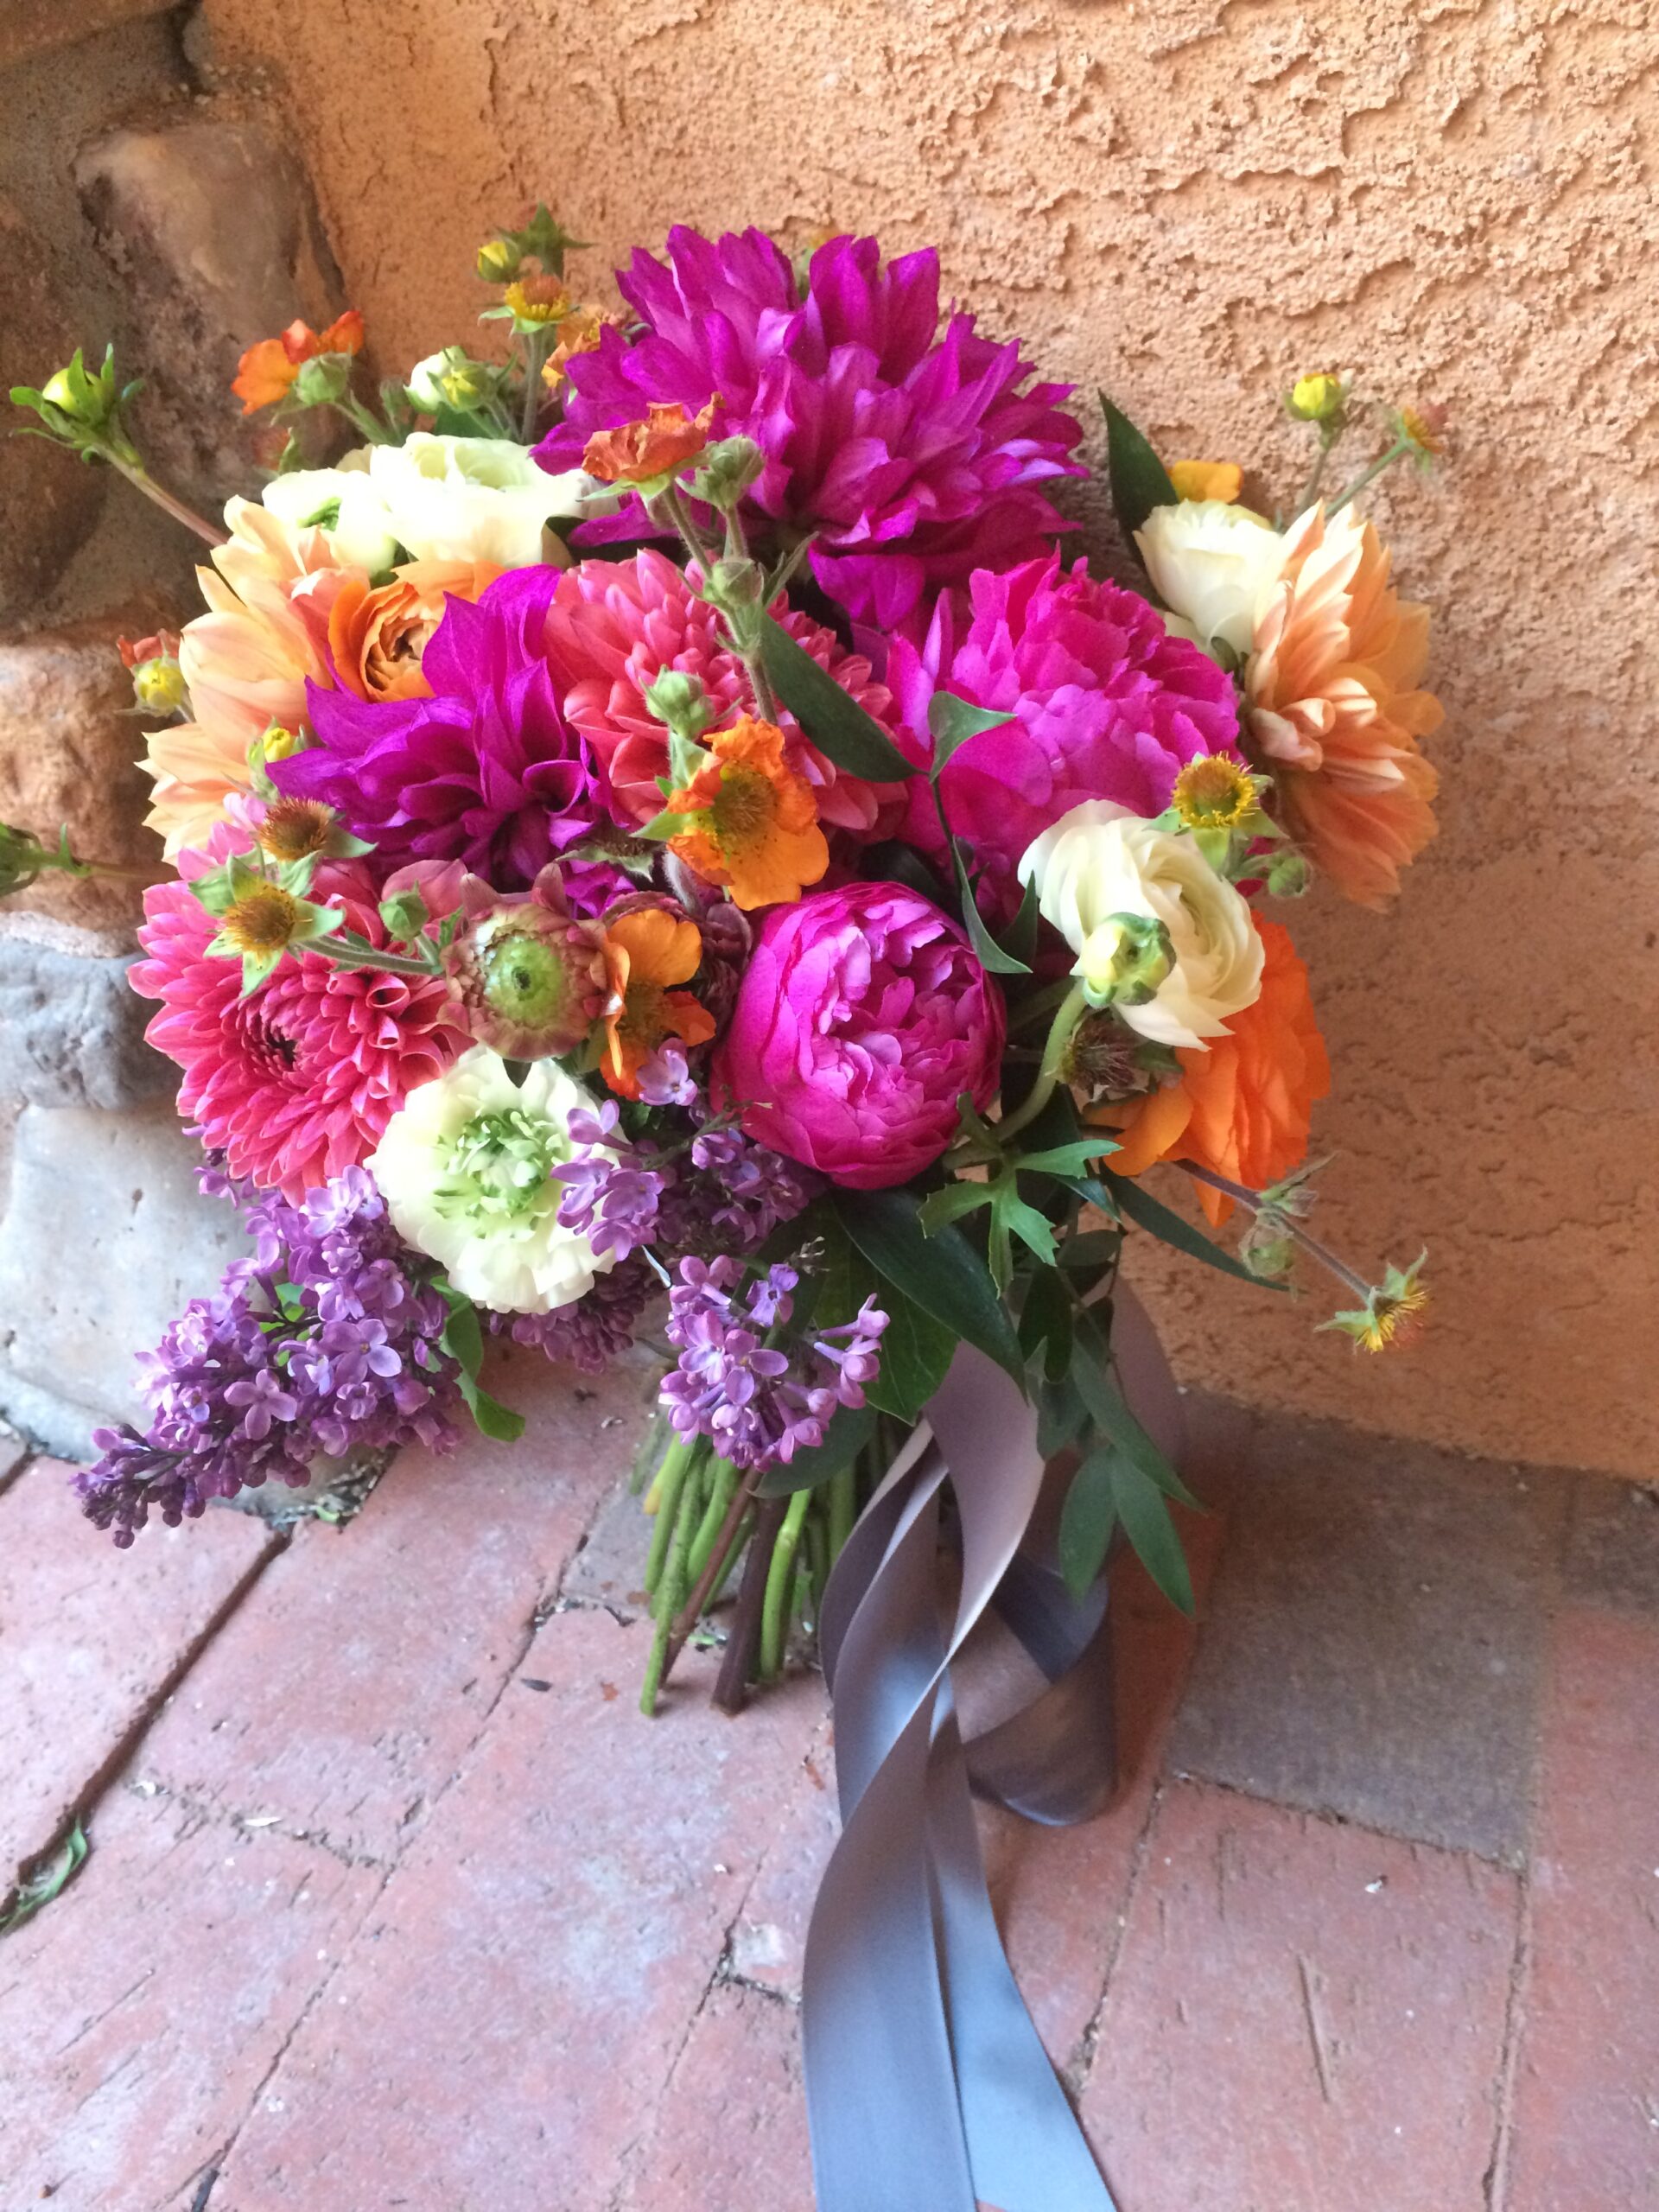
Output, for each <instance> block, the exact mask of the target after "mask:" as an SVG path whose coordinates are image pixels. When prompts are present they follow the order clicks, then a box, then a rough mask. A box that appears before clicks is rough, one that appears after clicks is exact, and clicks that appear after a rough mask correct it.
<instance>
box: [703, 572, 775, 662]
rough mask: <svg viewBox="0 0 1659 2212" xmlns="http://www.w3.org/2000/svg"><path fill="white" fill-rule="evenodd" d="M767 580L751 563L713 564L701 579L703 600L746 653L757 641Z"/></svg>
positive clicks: (739, 649)
mask: <svg viewBox="0 0 1659 2212" xmlns="http://www.w3.org/2000/svg"><path fill="white" fill-rule="evenodd" d="M765 593H766V577H765V575H763V574H762V572H761V569H760V564H759V563H757V562H754V561H741V560H740V561H716V562H715V565H714V568H713V570H712V571H711V573H710V574H709V575H708V576H707V577H706V578H705V579H704V582H703V587H702V596H703V598H704V599H706V600H707V601H708V602H709V606H710V607H715V608H716V609H717V610H718V611H719V612H720V613H721V614H723V615H724V616H725V618H726V624H727V627H728V630H729V631H730V632H731V637H732V642H733V644H734V645H735V646H736V647H737V649H738V651H739V652H750V651H752V650H753V647H754V646H755V645H757V644H758V643H759V641H760V611H761V604H762V601H763V599H764V597H765Z"/></svg>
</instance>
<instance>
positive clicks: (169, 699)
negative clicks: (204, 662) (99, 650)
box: [132, 653, 189, 715]
mask: <svg viewBox="0 0 1659 2212" xmlns="http://www.w3.org/2000/svg"><path fill="white" fill-rule="evenodd" d="M132 696H133V697H134V698H135V699H136V700H137V702H138V704H139V705H140V706H141V707H142V708H143V710H144V712H145V713H146V714H147V715H176V714H177V713H178V711H179V709H181V707H182V706H184V705H185V703H186V702H187V701H188V698H189V693H188V691H187V690H185V686H184V671H183V670H182V669H181V667H180V666H179V664H178V662H177V661H176V660H175V658H174V657H173V655H172V654H171V653H156V654H154V655H152V657H151V658H149V660H141V661H140V662H138V664H137V666H136V667H135V668H134V670H133V671H132Z"/></svg>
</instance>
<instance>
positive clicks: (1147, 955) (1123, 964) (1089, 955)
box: [1077, 914, 1175, 1006]
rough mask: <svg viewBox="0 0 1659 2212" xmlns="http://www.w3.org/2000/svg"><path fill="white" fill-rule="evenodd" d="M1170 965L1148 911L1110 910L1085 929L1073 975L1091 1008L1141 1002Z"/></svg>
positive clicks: (1163, 935)
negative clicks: (1082, 943) (1145, 912)
mask: <svg viewBox="0 0 1659 2212" xmlns="http://www.w3.org/2000/svg"><path fill="white" fill-rule="evenodd" d="M1174 964H1175V954H1174V950H1173V947H1172V945H1171V944H1170V941H1169V931H1168V930H1167V929H1166V927H1165V925H1164V924H1163V923H1162V922H1160V921H1158V920H1156V919H1155V918H1154V917H1153V916H1152V915H1150V914H1109V915H1108V916H1107V917H1106V918H1105V920H1104V921H1103V922H1102V923H1100V924H1099V925H1097V926H1096V928H1095V929H1093V930H1091V931H1090V933H1089V937H1088V940H1087V942H1086V943H1085V944H1084V948H1083V950H1082V951H1081V952H1080V953H1079V954H1078V956H1077V976H1078V977H1079V979H1080V981H1081V982H1082V984H1083V987H1084V992H1085V993H1086V995H1087V996H1088V999H1089V1001H1090V1005H1091V1006H1145V1005H1147V1003H1148V1001H1151V1000H1152V999H1154V998H1156V997H1157V995H1158V987H1159V985H1160V983H1162V982H1164V980H1165V978H1166V976H1168V974H1169V971H1170V969H1172V968H1173V966H1174Z"/></svg>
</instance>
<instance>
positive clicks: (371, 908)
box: [131, 827, 469, 1204]
mask: <svg viewBox="0 0 1659 2212" xmlns="http://www.w3.org/2000/svg"><path fill="white" fill-rule="evenodd" d="M243 842H244V841H242V840H240V839H239V838H238V836H236V834H235V833H234V832H232V831H231V830H229V829H226V828H224V827H221V828H220V829H217V830H215V832H214V833H213V839H212V842H211V843H210V846H209V849H208V850H207V852H206V853H200V852H186V853H181V855H180V856H179V868H180V871H181V875H182V877H183V879H184V880H183V881H181V882H169V883H163V884H159V885H157V886H156V887H154V888H152V889H151V890H149V891H147V892H146V893H144V913H145V921H144V925H143V928H142V929H141V930H140V931H139V932H138V940H139V943H140V944H142V945H143V948H144V950H145V952H146V953H147V954H148V955H149V957H148V958H147V959H144V960H141V961H138V962H137V963H135V964H134V966H133V969H132V970H131V976H132V984H133V988H134V989H135V990H137V991H138V992H140V993H141V994H142V995H143V996H144V997H145V998H151V999H159V1000H160V1001H161V1002H162V1006H161V1011H160V1013H159V1014H156V1015H155V1016H154V1018H153V1019H152V1020H151V1021H150V1024H149V1027H148V1029H146V1031H145V1032H144V1034H145V1035H146V1036H147V1037H148V1038H149V1041H150V1043H151V1044H152V1045H154V1046H156V1047H157V1048H158V1049H159V1050H160V1051H162V1052H165V1053H166V1054H167V1056H168V1058H169V1059H173V1060H176V1061H177V1062H178V1064H179V1065H180V1066H181V1068H182V1069H183V1070H184V1080H183V1082H182V1083H181V1084H180V1086H179V1110H180V1112H181V1113H182V1114H185V1115H187V1116H189V1117H190V1118H191V1119H192V1120H193V1121H194V1122H195V1123H196V1125H197V1128H198V1129H199V1131H200V1135H201V1139H202V1141H203V1143H204V1144H205V1145H207V1147H209V1149H210V1150H213V1151H222V1152H223V1153H224V1154H226V1160H227V1162H228V1165H229V1168H230V1172H231V1173H232V1175H236V1176H245V1177H247V1178H248V1179H250V1180H251V1181H252V1182H255V1183H257V1184H259V1185H262V1186H264V1187H266V1188H269V1189H274V1190H277V1191H280V1192H282V1193H283V1197H284V1198H288V1199H289V1200H290V1201H292V1202H293V1203H295V1204H298V1203H299V1201H300V1200H301V1199H302V1198H303V1197H304V1195H305V1193H306V1192H308V1191H310V1190H316V1189H319V1188H321V1185H324V1184H325V1183H327V1181H328V1179H330V1177H331V1176H334V1175H338V1174H340V1173H342V1172H343V1171H344V1170H345V1169H346V1168H347V1167H353V1166H357V1165H358V1164H359V1162H360V1161H362V1160H365V1159H366V1158H367V1156H368V1154H370V1153H371V1152H372V1151H373V1150H374V1147H375V1146H376V1145H377V1143H378V1141H379V1139H380V1134H381V1132H382V1130H383V1129H384V1128H385V1126H386V1123H387V1122H389V1121H390V1120H391V1116H393V1114H395V1113H396V1112H397V1109H398V1107H399V1106H400V1105H401V1104H402V1103H403V1100H404V1096H405V1094H406V1093H407V1092H409V1091H410V1090H413V1089H414V1088H415V1086H416V1084H422V1083H425V1082H427V1081H429V1079H430V1078H431V1077H434V1076H437V1075H442V1072H443V1071H444V1070H445V1069H446V1068H447V1067H448V1065H449V1064H450V1062H451V1061H452V1060H454V1058H455V1057H456V1056H457V1054H458V1053H460V1052H463V1051H464V1050H465V1049H466V1047H467V1043H468V1041H469V1040H468V1039H467V1037H466V1036H465V1035H464V1034H462V1033H461V1032H460V1031H459V1030H457V1029H454V1028H452V1027H450V1021H451V1018H452V1017H451V1007H450V1003H449V995H448V985H447V984H446V983H445V982H443V980H442V978H441V977H435V978H434V979H433V980H432V981H431V982H426V981H423V979H421V978H419V977H416V976H391V975H387V974H385V973H384V972H383V971H382V970H380V969H371V968H342V967H339V966H337V965H336V964H335V963H334V962H333V961H332V960H329V959H327V958H325V957H324V956H323V955H322V954H321V953H320V952H315V951H311V950H306V951H302V952H301V953H299V954H298V955H297V956H292V955H291V956H290V957H289V958H287V959H285V960H284V961H283V963H282V965H281V967H280V968H278V969H277V971H276V973H275V974H274V975H273V976H271V977H270V980H269V981H268V982H265V983H264V984H262V985H261V986H260V987H259V988H257V990H255V991H254V992H252V993H251V995H249V996H248V997H247V998H243V997H242V996H241V995H240V992H241V987H242V965H241V963H240V962H239V961H237V960H225V959H219V958H218V957H209V955H208V953H207V944H208V941H209V939H210V938H213V936H214V934H215V933H216V931H217V930H218V928H219V924H218V922H217V921H216V920H215V919H214V918H213V916H212V915H211V914H210V913H208V912H207V909H206V908H205V907H204V906H202V905H201V903H200V900H199V899H196V898H195V897H194V894H193V893H191V891H190V890H189V889H188V885H189V883H190V882H192V881H193V880H194V879H195V878H196V877H197V876H199V875H201V874H205V873H206V872H207V869H208V868H211V867H213V865H214V864H215V863H216V862H217V861H222V860H224V859H225V858H226V856H227V855H228V854H229V853H231V852H232V851H233V850H238V849H243ZM312 895H313V896H314V897H315V898H318V899H329V898H331V897H334V896H336V895H338V896H340V898H342V899H343V900H344V902H345V905H346V913H347V918H348V922H349V925H350V926H351V927H352V928H353V929H354V930H357V931H359V932H360V933H361V934H362V935H363V936H365V937H366V938H368V939H369V940H370V942H371V943H372V944H377V945H379V944H385V942H386V938H385V930H384V929H383V927H382V925H381V922H380V918H379V915H378V912H377V911H376V896H377V894H376V893H375V890H374V887H373V883H372V879H371V877H370V876H369V874H368V873H367V871H366V870H365V868H363V867H362V866H361V865H360V864H359V863H357V862H354V861H334V862H325V864H324V865H323V866H322V867H321V868H319V869H318V871H317V874H316V880H315V886H314V889H313V894H312Z"/></svg>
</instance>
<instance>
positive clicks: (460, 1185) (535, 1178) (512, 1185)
mask: <svg viewBox="0 0 1659 2212" xmlns="http://www.w3.org/2000/svg"><path fill="white" fill-rule="evenodd" d="M569 1157H570V1147H569V1143H568V1142H567V1141H566V1140H565V1138H564V1135H563V1132H562V1131H560V1130H558V1129H556V1128H554V1126H553V1124H552V1123H551V1122H543V1121H538V1120H537V1118H536V1116H534V1115H532V1114H528V1113H526V1112H525V1110H524V1108H523V1107H522V1106H507V1107H504V1108H503V1109H501V1110H500V1111H499V1112H498V1113H494V1114H475V1115H474V1116H473V1118H472V1120H471V1121H470V1122H467V1125H466V1127H465V1128H463V1129H461V1130H460V1131H459V1132H458V1133H457V1134H456V1135H454V1137H452V1138H451V1139H450V1141H449V1147H448V1159H447V1160H446V1162H445V1164H444V1173H443V1177H442V1181H441V1182H440V1183H439V1185H438V1187H437V1188H436V1190H435V1191H434V1192H433V1194H432V1196H433V1201H434V1203H435V1205H436V1206H437V1209H438V1211H439V1212H440V1213H441V1214H442V1216H443V1217H444V1218H445V1219H446V1220H447V1221H457V1220H464V1221H475V1222H478V1223H480V1224H487V1225H489V1226H491V1227H495V1228H502V1227H505V1226H507V1225H509V1224H517V1225H520V1226H523V1227H525V1228H529V1227H531V1226H532V1225H533V1224H536V1223H537V1222H540V1221H543V1220H544V1219H545V1218H546V1217H547V1216H548V1215H549V1214H550V1213H553V1212H554V1211H556V1209H557V1207H558V1203H559V1198H560V1188H559V1185H557V1184H556V1183H555V1182H554V1181H552V1180H551V1176H552V1171H553V1170H554V1168H556V1167H558V1166H563V1163H564V1161H565V1160H568V1159H569Z"/></svg>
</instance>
